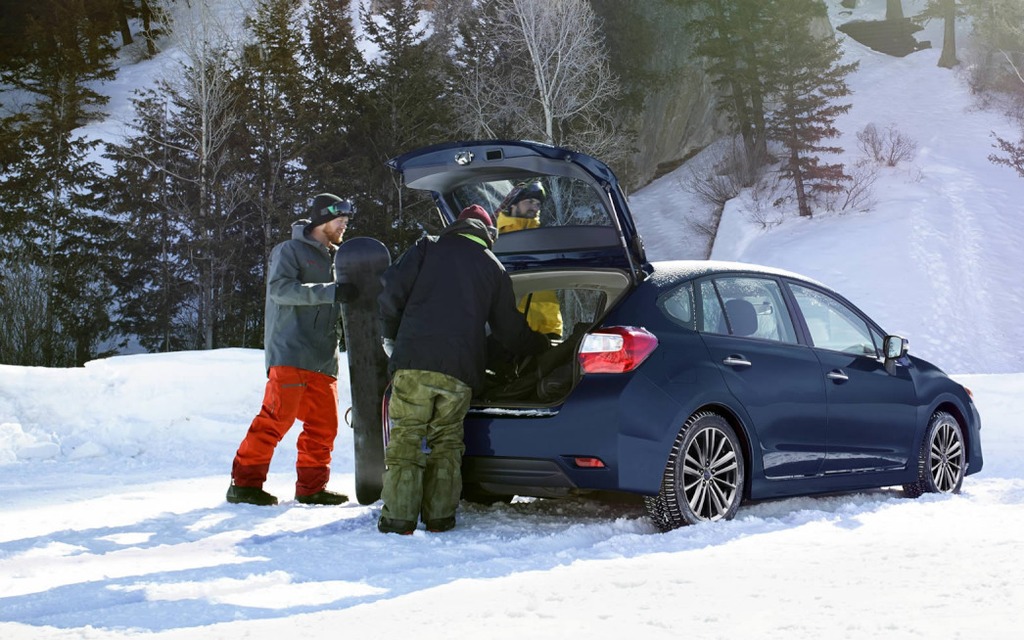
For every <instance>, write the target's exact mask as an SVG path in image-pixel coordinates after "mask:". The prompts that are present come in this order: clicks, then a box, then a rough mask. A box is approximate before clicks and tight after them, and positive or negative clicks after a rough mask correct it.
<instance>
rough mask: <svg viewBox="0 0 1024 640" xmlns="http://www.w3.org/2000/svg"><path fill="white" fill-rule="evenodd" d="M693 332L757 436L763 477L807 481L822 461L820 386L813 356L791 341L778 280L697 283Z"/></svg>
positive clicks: (822, 388) (823, 421)
mask: <svg viewBox="0 0 1024 640" xmlns="http://www.w3.org/2000/svg"><path fill="white" fill-rule="evenodd" d="M699 291H700V297H701V301H700V307H701V309H702V316H701V318H700V325H699V329H700V330H701V332H702V333H701V336H702V338H703V339H704V342H705V344H706V345H707V348H708V350H709V352H710V354H711V362H712V364H713V365H714V366H716V367H717V368H718V369H719V370H720V371H721V373H722V376H723V377H724V378H725V383H726V385H727V386H728V387H729V390H730V391H731V392H732V394H733V396H735V398H736V399H737V400H738V401H739V403H740V404H741V405H742V407H743V410H744V411H745V412H746V414H747V416H748V417H749V419H750V421H751V424H750V425H748V426H749V427H752V429H753V431H754V432H755V434H756V440H757V444H756V446H755V451H754V452H753V453H754V455H760V461H761V463H762V465H763V468H764V474H765V476H766V477H768V478H773V479H782V478H794V477H804V476H813V475H815V474H817V473H818V471H819V469H820V467H821V464H822V462H823V461H824V459H825V453H826V450H825V427H826V413H825V383H824V381H823V378H822V376H821V367H820V364H819V363H818V359H817V358H816V357H815V356H814V353H813V352H812V351H811V349H809V348H808V347H807V346H806V345H801V344H798V342H797V337H796V332H795V330H794V324H793V321H792V318H791V317H790V314H789V311H788V309H787V307H786V304H785V302H784V298H783V295H782V289H781V286H780V285H779V282H778V281H777V280H776V279H774V278H771V277H758V276H719V277H714V278H708V279H705V280H702V281H701V282H700V286H699Z"/></svg>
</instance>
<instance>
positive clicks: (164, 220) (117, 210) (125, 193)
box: [104, 89, 195, 351]
mask: <svg viewBox="0 0 1024 640" xmlns="http://www.w3.org/2000/svg"><path fill="white" fill-rule="evenodd" d="M132 101H133V103H134V106H135V113H136V117H135V119H134V120H133V122H132V123H131V127H132V128H134V129H135V130H136V131H137V133H136V134H135V135H131V136H129V137H128V138H127V139H126V140H125V141H124V142H123V143H120V144H110V145H108V146H107V153H106V157H107V158H108V159H110V160H112V161H113V163H114V171H113V175H112V176H111V178H110V179H109V180H108V182H107V184H106V189H105V191H104V193H105V198H106V199H105V202H104V207H105V209H106V210H107V211H108V212H109V213H110V214H111V215H112V216H115V219H116V221H117V222H118V224H119V226H120V229H121V231H120V234H119V237H120V242H119V243H118V245H117V250H118V253H117V264H118V267H119V269H118V273H117V275H116V277H115V278H113V282H114V284H115V287H116V290H117V295H116V297H115V300H116V305H117V306H116V316H117V318H118V321H117V322H118V328H119V330H120V331H121V333H122V334H124V335H130V336H135V338H136V339H137V340H138V341H139V344H141V345H142V346H143V347H144V348H146V349H147V350H149V351H180V350H183V349H192V348H195V340H194V339H193V336H194V325H193V323H192V322H191V321H188V322H186V321H185V319H186V317H187V314H185V313H184V309H185V308H186V306H187V302H188V300H189V294H190V291H191V286H190V285H189V283H188V281H187V278H188V273H187V270H186V269H185V262H184V256H183V252H182V247H184V246H186V240H187V236H186V235H185V230H186V228H187V226H186V225H185V224H184V221H183V220H182V219H181V218H180V217H179V216H178V215H177V211H176V210H175V209H174V208H173V207H171V206H170V202H171V201H172V199H173V194H174V189H175V179H174V178H173V176H172V174H171V173H170V169H171V167H172V161H171V158H172V156H176V155H177V151H176V150H175V149H174V148H173V147H172V146H171V145H168V144H167V140H168V133H167V130H168V128H169V127H170V122H169V120H170V117H169V113H168V112H169V108H170V105H169V97H168V96H167V94H166V93H164V92H161V91H158V90H156V89H147V90H145V91H143V92H141V93H140V94H139V95H138V96H136V97H135V98H133V100H132Z"/></svg>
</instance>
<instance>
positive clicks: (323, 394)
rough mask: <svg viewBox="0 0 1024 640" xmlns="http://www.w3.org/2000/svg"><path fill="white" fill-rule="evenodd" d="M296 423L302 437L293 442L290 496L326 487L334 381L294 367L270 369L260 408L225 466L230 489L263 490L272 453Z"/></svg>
mask: <svg viewBox="0 0 1024 640" xmlns="http://www.w3.org/2000/svg"><path fill="white" fill-rule="evenodd" d="M296 420H301V421H302V433H301V434H299V438H298V441H297V442H296V448H297V449H298V460H297V461H296V462H295V471H296V475H297V480H296V482H295V494H296V495H300V496H308V495H312V494H314V493H316V492H318V491H320V490H322V489H323V488H324V487H326V486H327V481H328V479H330V475H331V467H330V464H331V451H332V450H333V449H334V439H335V437H336V436H337V435H338V381H337V379H335V378H332V377H331V376H328V375H325V374H323V373H317V372H315V371H307V370H305V369H297V368H295V367H271V368H270V376H269V379H268V380H267V387H266V390H265V391H264V393H263V407H262V409H260V413H259V415H257V416H256V417H255V418H254V419H253V421H252V424H250V425H249V431H248V433H246V434H245V439H244V440H242V444H241V445H239V447H238V452H237V453H236V454H235V460H234V463H233V464H232V466H231V480H232V482H234V484H235V485H236V486H239V487H262V486H263V483H264V482H266V480H267V472H268V471H269V470H270V459H271V458H272V457H273V455H274V449H275V448H276V447H277V444H278V443H279V442H281V439H282V438H284V436H285V434H286V433H288V430H289V429H291V428H292V425H294V424H295V421H296Z"/></svg>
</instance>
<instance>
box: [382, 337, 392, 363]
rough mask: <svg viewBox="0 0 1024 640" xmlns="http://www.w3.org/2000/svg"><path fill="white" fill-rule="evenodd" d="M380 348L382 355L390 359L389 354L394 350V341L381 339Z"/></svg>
mask: <svg viewBox="0 0 1024 640" xmlns="http://www.w3.org/2000/svg"><path fill="white" fill-rule="evenodd" d="M380 346H382V347H384V353H386V354H388V357H389V358H390V357H391V353H392V352H393V351H394V350H395V341H394V340H392V339H391V338H381V339H380Z"/></svg>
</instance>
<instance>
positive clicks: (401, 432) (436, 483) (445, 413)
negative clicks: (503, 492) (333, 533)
mask: <svg viewBox="0 0 1024 640" xmlns="http://www.w3.org/2000/svg"><path fill="white" fill-rule="evenodd" d="M472 396H473V391H472V389H470V388H469V386H468V385H467V384H465V383H464V382H462V381H460V380H457V379H455V378H453V377H451V376H448V375H445V374H443V373H437V372H435V371H419V370H414V369H400V370H398V371H396V372H395V375H394V378H393V379H392V383H391V401H390V404H389V405H388V411H389V413H390V414H391V420H392V424H393V426H392V427H391V439H390V440H389V441H388V446H387V449H386V450H385V452H384V463H385V464H386V465H387V471H385V472H384V488H383V490H382V491H381V498H382V499H383V500H384V508H383V510H382V511H381V517H382V518H389V519H391V520H405V521H408V522H412V523H415V522H416V521H417V520H418V519H419V518H420V516H422V519H423V521H424V522H426V521H427V520H436V519H440V518H448V517H452V516H454V515H455V508H456V507H457V506H458V504H459V496H460V494H461V493H462V454H463V452H464V451H465V450H466V445H465V444H464V443H463V442H462V420H463V418H465V417H466V412H467V411H468V410H469V402H470V400H471V399H472ZM424 439H426V447H424V446H423V444H424Z"/></svg>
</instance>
